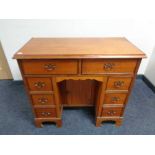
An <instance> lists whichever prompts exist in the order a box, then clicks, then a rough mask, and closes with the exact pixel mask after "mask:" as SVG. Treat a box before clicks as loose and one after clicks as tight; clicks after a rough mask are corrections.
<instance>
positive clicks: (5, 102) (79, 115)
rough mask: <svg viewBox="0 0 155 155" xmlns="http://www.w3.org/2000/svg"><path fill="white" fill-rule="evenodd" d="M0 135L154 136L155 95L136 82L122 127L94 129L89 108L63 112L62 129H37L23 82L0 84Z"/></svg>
mask: <svg viewBox="0 0 155 155" xmlns="http://www.w3.org/2000/svg"><path fill="white" fill-rule="evenodd" d="M0 134H1V135H2V134H20V135H21V134H43V135H45V134H52V135H53V134H54V135H73V134H75V135H79V134H82V135H127V134H155V94H154V93H153V92H152V91H151V90H150V89H149V88H148V87H147V86H146V85H145V83H144V82H143V81H142V80H136V83H135V85H134V89H133V92H132V94H131V96H130V99H129V102H128V105H127V107H126V110H125V115H124V122H123V125H122V126H121V127H115V125H114V124H112V123H105V124H104V125H103V126H102V127H100V128H96V127H95V119H94V112H93V109H92V108H78V109H65V110H64V112H63V127H62V128H57V127H56V126H55V125H53V124H50V125H49V124H46V125H45V126H44V128H36V127H35V126H34V123H33V114H32V112H31V106H30V104H29V101H28V98H27V96H26V93H25V90H24V86H23V83H22V82H13V81H11V80H1V81H0Z"/></svg>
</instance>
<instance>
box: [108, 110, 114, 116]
mask: <svg viewBox="0 0 155 155" xmlns="http://www.w3.org/2000/svg"><path fill="white" fill-rule="evenodd" d="M107 114H108V115H111V116H113V115H115V114H116V111H113V110H111V111H108V112H107Z"/></svg>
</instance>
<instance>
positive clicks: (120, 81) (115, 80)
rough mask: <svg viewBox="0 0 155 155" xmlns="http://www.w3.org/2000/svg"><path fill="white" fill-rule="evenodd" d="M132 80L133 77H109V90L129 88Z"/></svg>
mask: <svg viewBox="0 0 155 155" xmlns="http://www.w3.org/2000/svg"><path fill="white" fill-rule="evenodd" d="M131 81H132V78H131V77H109V79H108V83H107V90H128V89H129V87H130V84H131Z"/></svg>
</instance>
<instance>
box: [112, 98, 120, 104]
mask: <svg viewBox="0 0 155 155" xmlns="http://www.w3.org/2000/svg"><path fill="white" fill-rule="evenodd" d="M118 101H120V98H119V97H115V96H114V97H112V98H111V102H112V103H116V102H118Z"/></svg>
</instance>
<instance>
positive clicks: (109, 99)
mask: <svg viewBox="0 0 155 155" xmlns="http://www.w3.org/2000/svg"><path fill="white" fill-rule="evenodd" d="M126 97H127V94H123V93H122V94H121V93H108V94H106V95H105V100H104V104H124V103H125V99H126Z"/></svg>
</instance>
